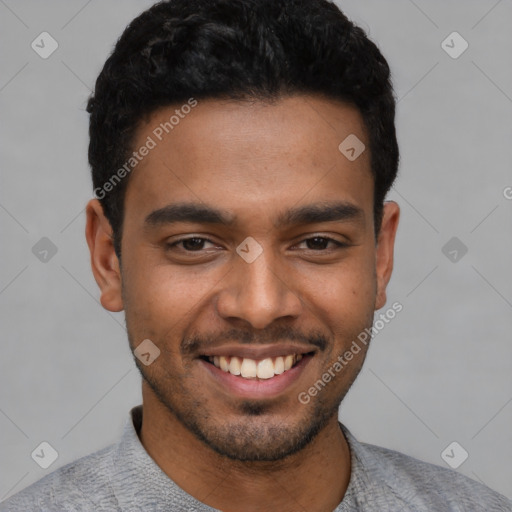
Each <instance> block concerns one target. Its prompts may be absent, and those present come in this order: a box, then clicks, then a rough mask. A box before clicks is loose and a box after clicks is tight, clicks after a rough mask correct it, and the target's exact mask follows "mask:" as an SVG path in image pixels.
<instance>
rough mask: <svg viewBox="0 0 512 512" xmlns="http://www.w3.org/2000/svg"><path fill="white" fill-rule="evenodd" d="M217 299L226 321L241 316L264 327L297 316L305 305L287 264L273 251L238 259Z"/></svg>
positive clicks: (258, 326)
mask: <svg viewBox="0 0 512 512" xmlns="http://www.w3.org/2000/svg"><path fill="white" fill-rule="evenodd" d="M233 265H234V266H233V269H232V270H231V271H230V272H229V273H228V275H226V277H225V280H224V283H223V287H222V290H221V291H220V292H219V294H218V296H217V301H216V308H217V313H218V314H219V316H221V317H222V318H223V319H225V320H231V321H232V320H233V319H239V320H244V321H245V322H248V323H249V324H251V326H252V327H253V328H254V329H264V328H265V327H267V326H268V325H270V324H272V322H274V321H275V320H278V319H280V318H285V317H289V318H296V317H298V316H299V315H300V314H301V312H302V308H303V304H302V302H301V300H300V296H299V293H298V292H297V291H296V290H295V289H294V283H293V282H292V278H291V276H290V275H287V273H286V271H285V270H284V264H279V265H278V264H277V261H276V259H275V258H274V257H273V256H272V255H271V251H270V250H264V251H263V252H262V254H260V256H259V257H258V258H257V259H256V260H255V261H253V262H252V263H247V262H246V261H244V260H243V259H242V258H239V257H237V258H235V262H234V263H233Z"/></svg>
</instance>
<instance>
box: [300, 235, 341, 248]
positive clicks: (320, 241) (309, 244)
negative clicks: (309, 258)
mask: <svg viewBox="0 0 512 512" xmlns="http://www.w3.org/2000/svg"><path fill="white" fill-rule="evenodd" d="M304 243H305V244H306V248H307V249H309V250H312V251H325V250H326V249H329V248H330V247H329V244H331V243H332V244H334V245H335V247H334V248H339V247H346V246H347V245H346V244H344V243H342V242H338V241H337V240H334V239H333V238H329V237H325V236H314V237H312V238H307V239H306V240H303V241H302V242H301V244H304Z"/></svg>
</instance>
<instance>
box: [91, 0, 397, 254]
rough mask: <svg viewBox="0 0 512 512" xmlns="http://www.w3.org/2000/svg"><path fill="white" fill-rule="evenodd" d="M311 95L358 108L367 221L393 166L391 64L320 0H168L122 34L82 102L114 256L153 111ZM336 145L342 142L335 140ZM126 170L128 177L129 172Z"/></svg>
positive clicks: (379, 206) (377, 209)
mask: <svg viewBox="0 0 512 512" xmlns="http://www.w3.org/2000/svg"><path fill="white" fill-rule="evenodd" d="M295 94H312V95H319V96H322V97H324V98H328V99H333V100H338V101H342V102H345V103H348V104H351V105H354V106H355V107H357V109H358V110H359V112H360V113H361V115H362V118H363V121H364V123H365V127H366V129H367V132H368V138H369V149H370V157H371V170H372V174H373V176H374V183H375V186H374V219H375V230H376V234H377V233H378V230H379V228H380V223H381V219H382V210H383V203H384V199H385V196H386V194H387V192H388V190H389V189H390V187H391V186H392V184H393V181H394V180H395V177H396V174H397V168H398V158H399V152H398V144H397V140H396V133H395V124H394V121H395V98H394V94H393V88H392V84H391V79H390V70H389V66H388V64H387V62H386V60H385V58H384V57H383V56H382V54H381V52H380V51H379V49H378V48H377V46H376V45H375V44H374V43H373V42H372V41H370V40H369V39H368V37H367V36H366V34H365V32H364V31H363V30H362V29H361V28H360V27H358V26H356V25H354V24H353V23H352V22H350V21H349V20H348V19H347V17H346V16H345V15H344V14H343V13H342V12H341V11H340V10H339V8H338V7H337V6H336V5H335V4H334V3H333V2H330V1H328V0H168V1H163V2H159V3H157V4H155V5H154V6H152V7H151V8H149V9H148V10H146V11H145V12H143V13H142V14H140V15H139V16H138V17H137V18H135V19H134V20H133V21H132V22H131V23H130V24H129V25H128V27H127V28H126V29H125V31H124V32H123V34H122V35H121V37H120V38H119V40H118V41H117V43H116V45H115V48H114V50H113V52H112V54H111V55H110V56H109V58H108V59H107V61H106V62H105V65H104V67H103V69H102V71H101V73H100V74H99V76H98V79H97V80H96V85H95V90H94V93H93V94H92V95H91V97H90V98H89V101H88V104H87V111H88V112H89V114H90V125H89V135H90V143H89V163H90V166H91V169H92V181H93V187H94V190H95V193H97V192H98V191H100V194H97V195H96V197H98V198H99V200H100V202H101V205H102V208H103V211H104V213H105V216H106V217H107V219H108V221H109V222H110V225H111V227H112V230H113V239H114V248H115V251H116V254H117V256H118V257H119V258H120V257H121V233H122V226H123V211H124V197H125V191H126V186H127V182H128V181H129V180H128V178H129V176H127V177H126V178H124V179H117V180H116V181H113V179H112V178H116V176H115V174H116V172H118V171H121V169H122V168H123V166H124V169H125V172H118V175H117V178H120V177H121V176H122V177H124V176H125V175H126V174H127V172H126V162H127V161H128V160H129V159H130V156H131V154H132V152H133V149H134V148H133V147H132V146H133V142H134V135H135V132H136V129H137V128H138V126H139V125H140V123H141V121H142V120H143V119H147V116H149V115H150V114H151V113H152V112H154V111H155V110H157V109H158V108H161V107H164V106H167V105H172V104H176V103H178V104H179V103H185V104H186V103H187V102H189V103H190V100H191V98H193V99H194V101H197V100H200V99H233V100H240V101H242V100H247V99H249V100H263V101H274V100H277V99H279V98H282V97H285V96H290V95H295ZM340 142H341V141H340ZM128 170H129V169H128Z"/></svg>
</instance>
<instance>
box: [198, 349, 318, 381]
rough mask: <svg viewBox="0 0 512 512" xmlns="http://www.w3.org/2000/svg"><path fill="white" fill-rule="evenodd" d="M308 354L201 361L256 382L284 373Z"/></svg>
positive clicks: (219, 357) (216, 357) (210, 357)
mask: <svg viewBox="0 0 512 512" xmlns="http://www.w3.org/2000/svg"><path fill="white" fill-rule="evenodd" d="M310 354H313V352H309V353H307V354H289V355H283V356H278V357H267V358H265V359H260V360H256V359H250V358H248V357H236V356H227V357H226V356H202V357H201V359H203V360H204V361H207V362H208V363H211V364H213V365H214V366H216V367H217V368H220V369H221V370H222V371H224V372H226V373H230V374H231V375H235V376H238V377H242V378H244V379H252V380H256V379H271V378H272V377H275V376H276V375H280V374H282V373H285V372H287V371H288V370H290V369H291V368H293V367H294V366H295V365H296V364H298V363H299V361H301V360H302V358H303V357H304V356H306V355H310Z"/></svg>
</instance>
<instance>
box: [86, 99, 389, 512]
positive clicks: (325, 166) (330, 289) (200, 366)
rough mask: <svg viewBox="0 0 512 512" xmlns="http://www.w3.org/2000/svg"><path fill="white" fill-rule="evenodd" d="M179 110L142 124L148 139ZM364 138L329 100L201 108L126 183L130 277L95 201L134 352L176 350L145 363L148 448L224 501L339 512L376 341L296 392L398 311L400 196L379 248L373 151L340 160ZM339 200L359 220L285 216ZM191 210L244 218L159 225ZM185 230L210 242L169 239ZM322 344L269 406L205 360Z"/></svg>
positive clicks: (92, 235) (96, 237)
mask: <svg viewBox="0 0 512 512" xmlns="http://www.w3.org/2000/svg"><path fill="white" fill-rule="evenodd" d="M178 107H179V106H178ZM175 108H176V106H174V105H173V106H170V107H168V108H167V107H166V108H163V109H160V110H158V111H156V112H154V113H153V114H152V115H151V116H150V118H149V119H148V120H147V121H146V122H143V123H141V125H140V127H139V130H138V133H137V138H136V139H137V140H136V141H135V144H134V146H135V147H137V148H138V147H140V146H141V145H142V144H143V143H144V141H146V139H147V137H148V135H151V134H152V131H153V130H154V128H155V127H156V126H158V125H159V123H160V122H163V121H165V120H167V119H169V117H170V116H171V115H172V114H173V113H174V110H175ZM349 134H355V135H356V136H357V137H358V138H359V139H360V140H362V141H363V142H364V143H365V145H366V147H367V148H368V137H367V134H366V130H365V127H364V124H363V121H362V118H361V116H360V114H359V112H358V111H357V110H356V109H355V108H353V107H351V106H348V105H345V104H343V103H339V102H335V101H332V100H328V99H323V98H319V97H315V96H306V95H298V96H293V97H286V98H283V99H280V100H279V101H277V102H275V103H272V104H267V103H263V102H261V101H255V102H235V101H219V100H208V101H200V102H199V104H198V105H197V106H196V107H195V108H194V109H193V110H192V112H191V113H190V114H188V115H187V116H186V118H185V119H183V120H181V122H180V124H179V125H178V126H176V127H175V128H174V129H173V131H172V132H171V133H169V134H168V135H167V136H166V137H165V138H164V139H163V140H162V141H161V142H158V144H157V146H156V147H155V148H154V149H152V150H151V151H150V153H149V155H147V156H146V157H145V158H144V160H143V161H142V162H141V163H140V164H139V165H138V166H137V167H136V169H135V170H134V171H133V172H132V174H131V176H130V178H129V183H128V186H127V191H126V198H125V205H124V207H125V211H124V228H123V235H122V246H121V247H122V268H121V266H120V263H119V260H118V258H117V256H116V254H115V252H114V248H113V244H112V230H111V228H110V224H109V222H108V221H107V219H106V218H105V216H104V215H103V211H102V208H101V205H100V203H99V202H98V200H96V199H93V200H91V201H90V202H89V203H88V206H87V210H86V211H87V227H86V237H87V242H88V245H89V248H90V253H91V265H92V270H93V273H94V277H95V279H96V281H97V283H98V285H99V287H100V289H101V303H102V305H103V307H105V308H106V309H107V310H109V311H121V310H123V309H124V311H125V314H126V322H127V328H128V337H129V340H130V345H131V347H132V349H134V348H136V347H137V346H138V344H139V343H141V341H142V340H144V339H147V338H149V339H151V340H152V341H153V343H155V345H157V346H158V347H159V349H160V351H161V354H160V356H159V357H158V358H157V359H156V360H155V361H154V362H153V363H152V364H150V365H149V366H145V365H143V364H141V363H140V362H139V361H138V360H136V363H137V365H138V367H139V369H140V371H141V373H142V375H143V377H144V379H143V382H142V394H143V424H142V428H141V432H140V439H141V442H142V444H143V445H144V447H145V449H146V450H147V451H148V453H149V454H150V455H151V457H152V458H153V459H154V460H155V461H156V463H157V464H158V465H159V466H160V468H161V469H162V470H163V471H164V472H165V473H166V474H167V475H168V476H169V477H170V478H172V479H173V480H174V481H175V482H176V483H177V484H178V485H179V486H180V487H181V488H183V489H184V490H185V491H187V492H188V493H189V494H191V495H192V496H194V497H196V498H197V499H199V500H201V501H203V502H204V503H206V504H208V505H210V506H212V507H215V508H218V509H221V510H224V511H227V512H230V511H235V510H244V511H247V512H259V511H268V510H281V511H283V512H286V511H296V510H308V511H322V512H323V511H331V510H333V509H334V508H336V506H337V505H338V504H339V503H340V501H341V500H342V498H343V496H344V494H345V491H346V488H347V486H348V482H349V478H350V451H349V447H348V444H347V442H346V440H345V438H344V436H343V434H342V432H341V430H340V428H339V424H338V417H337V411H338V406H339V404H340V402H341V400H342V399H343V397H344V396H345V394H346V393H347V391H348V389H349V388H350V386H351V384H352V383H353V381H354V379H355V378H356V376H357V375H358V373H359V371H360V369H361V366H362V364H363V361H364V357H365V355H366V348H365V347H362V348H363V349H362V350H361V352H360V353H359V354H358V355H357V356H354V359H353V360H352V361H351V362H350V364H348V365H347V366H346V367H345V368H344V369H343V371H341V372H339V373H338V374H337V375H336V378H334V379H332V381H331V382H330V383H329V384H328V385H327V386H325V388H323V389H322V390H321V392H319V393H318V395H317V396H316V397H313V398H312V399H311V401H310V402H309V403H308V404H301V403H300V402H299V401H298V399H297V397H298V394H299V393H300V392H302V391H307V389H308V388H309V387H310V386H312V385H313V384H314V382H315V381H317V380H318V379H319V378H321V376H322V374H323V373H324V372H325V371H326V370H327V369H328V368H330V367H332V365H333V363H334V362H335V361H336V359H337V357H338V356H339V355H341V354H343V353H344V352H345V351H346V350H347V349H348V348H349V347H350V345H351V343H352V341H353V340H355V339H356V338H357V335H358V334H359V333H360V332H362V331H363V330H364V329H365V328H368V327H370V326H371V325H372V320H373V313H374V311H375V310H377V309H380V308H382V307H383V306H384V305H385V303H386V286H387V284H388V281H389V279H390V276H391V272H392V267H393V247H394V239H395V234H396V230H397V226H398V220H399V208H398V205H397V204H396V203H394V202H387V203H385V205H384V215H383V221H382V224H381V228H380V231H379V235H378V239H377V240H376V238H375V229H374V223H373V186H374V183H373V177H372V174H371V172H370V154H369V150H368V149H366V150H365V151H364V152H363V153H362V154H361V156H359V157H358V158H357V159H356V160H355V161H353V162H350V161H349V160H348V159H347V158H346V157H345V156H344V155H342V154H341V153H340V151H339V150H338V145H339V144H340V142H341V141H343V140H344V139H345V138H346V137H347V136H348V135H349ZM340 201H342V202H344V203H349V204H351V205H352V206H354V207H355V208H356V209H357V211H358V212H359V214H358V215H357V216H351V217H347V218H342V219H340V220H335V221H332V220H331V221H321V222H304V221H301V222H299V223H297V224H279V223H278V222H277V220H278V218H279V215H281V214H283V212H286V211H287V210H289V209H292V208H297V207H301V206H306V205H326V204H332V203H334V202H340ZM185 202H187V203H198V204H200V205H208V206H209V207H212V208H216V209H219V210H222V211H225V212H226V213H227V214H229V215H231V216H233V217H234V223H233V225H232V226H230V227H227V226H223V225H217V224H214V223H206V222H179V223H172V224H169V223H163V224H156V225H152V226H148V225H146V224H145V219H146V217H147V216H148V215H149V214H150V213H151V212H153V211H154V210H157V209H159V208H162V207H164V206H166V205H169V204H177V203H185ZM249 236H250V237H253V238H254V239H255V240H256V241H257V242H258V243H259V245H260V246H261V248H262V250H263V252H262V253H261V255H260V256H259V257H258V258H257V259H256V260H255V261H254V262H252V263H247V262H246V261H245V260H244V259H242V258H241V257H240V256H239V254H238V253H237V252H236V248H237V247H238V246H239V245H240V244H241V242H242V241H244V240H245V238H246V237H249ZM187 237H188V238H202V239H207V240H208V241H203V242H202V241H200V240H199V241H197V240H196V241H195V242H193V243H191V242H190V241H189V242H186V243H181V244H178V245H177V246H172V247H166V243H167V244H171V243H174V242H177V241H179V240H182V239H183V238H187ZM315 237H323V238H325V237H328V238H332V239H334V240H336V241H338V242H343V243H345V244H346V246H343V247H338V246H337V245H336V244H334V243H332V242H327V241H325V240H324V239H323V238H322V239H321V240H319V239H318V238H317V239H316V240H315ZM308 239H313V242H312V241H311V240H310V241H309V242H308V241H307V240H308ZM192 336H194V337H195V338H194V339H195V341H196V344H193V345H191V344H190V343H188V341H190V339H191V337H192ZM314 336H316V338H314ZM313 339H316V340H320V341H316V342H315V343H313V346H314V349H315V352H314V355H313V356H312V357H311V358H310V360H309V361H308V363H307V365H306V366H305V367H304V369H303V371H302V372H301V373H300V375H299V377H298V378H297V379H296V380H295V381H293V382H292V383H291V384H290V385H289V386H288V387H287V388H286V389H285V390H284V391H281V392H279V393H277V394H275V395H273V396H270V397H264V398H261V399H244V398H241V397H239V396H237V395H235V394H233V393H230V392H229V390H227V389H226V387H223V386H222V385H220V384H219V383H218V382H217V380H216V379H214V378H213V377H212V375H211V374H210V372H209V371H208V370H205V365H207V364H208V363H205V362H204V361H202V360H201V359H199V358H198V357H199V355H200V354H201V353H204V352H205V351H206V350H207V349H208V348H211V347H220V346H222V345H225V344H226V343H229V344H230V345H236V346H241V345H242V344H244V345H245V346H250V347H254V346H261V345H265V346H268V345H272V344H281V343H286V342H289V341H291V342H293V343H296V344H298V345H301V346H302V345H304V346H305V345H306V343H307V342H308V340H313ZM308 346H309V348H311V346H312V345H311V344H310V345H308ZM308 436H309V438H310V439H308ZM258 459H259V460H258ZM261 459H264V460H261Z"/></svg>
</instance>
